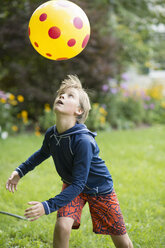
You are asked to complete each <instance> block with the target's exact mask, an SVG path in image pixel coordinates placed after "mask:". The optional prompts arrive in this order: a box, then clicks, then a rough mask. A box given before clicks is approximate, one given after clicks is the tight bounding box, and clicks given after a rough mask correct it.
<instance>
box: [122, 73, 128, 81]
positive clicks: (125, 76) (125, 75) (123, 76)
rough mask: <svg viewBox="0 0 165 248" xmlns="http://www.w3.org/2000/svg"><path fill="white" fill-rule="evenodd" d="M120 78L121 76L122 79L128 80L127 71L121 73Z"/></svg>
mask: <svg viewBox="0 0 165 248" xmlns="http://www.w3.org/2000/svg"><path fill="white" fill-rule="evenodd" d="M121 78H122V79H123V80H124V81H128V80H129V76H128V74H127V73H123V74H122V75H121Z"/></svg>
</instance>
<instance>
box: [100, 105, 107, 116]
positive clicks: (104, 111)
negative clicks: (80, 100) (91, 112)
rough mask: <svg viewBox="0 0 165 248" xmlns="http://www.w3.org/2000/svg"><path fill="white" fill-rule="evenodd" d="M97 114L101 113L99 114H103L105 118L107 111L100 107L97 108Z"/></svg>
mask: <svg viewBox="0 0 165 248" xmlns="http://www.w3.org/2000/svg"><path fill="white" fill-rule="evenodd" d="M99 112H100V113H101V114H103V115H104V116H106V115H107V114H108V113H107V111H106V110H105V109H104V108H103V107H100V108H99Z"/></svg>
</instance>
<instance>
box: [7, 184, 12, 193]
mask: <svg viewBox="0 0 165 248" xmlns="http://www.w3.org/2000/svg"><path fill="white" fill-rule="evenodd" d="M8 189H9V191H10V192H11V184H10V183H9V187H8Z"/></svg>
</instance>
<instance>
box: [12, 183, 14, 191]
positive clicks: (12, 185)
mask: <svg viewBox="0 0 165 248" xmlns="http://www.w3.org/2000/svg"><path fill="white" fill-rule="evenodd" d="M12 192H13V193H14V184H12Z"/></svg>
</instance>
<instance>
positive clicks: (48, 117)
mask: <svg viewBox="0 0 165 248" xmlns="http://www.w3.org/2000/svg"><path fill="white" fill-rule="evenodd" d="M54 124H55V113H54V111H53V110H52V109H51V108H50V105H49V104H48V103H46V104H45V106H44V113H43V115H41V116H40V117H39V119H38V125H39V127H40V129H41V131H46V130H47V129H48V128H49V127H51V126H53V125H54Z"/></svg>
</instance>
